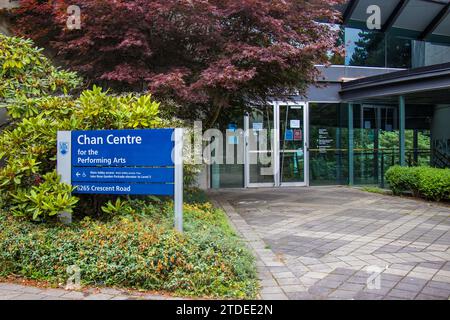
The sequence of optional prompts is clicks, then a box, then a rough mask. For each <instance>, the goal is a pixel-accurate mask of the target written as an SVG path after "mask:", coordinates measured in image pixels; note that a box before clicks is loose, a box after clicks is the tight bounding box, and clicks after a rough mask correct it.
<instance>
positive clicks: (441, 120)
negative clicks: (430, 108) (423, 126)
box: [431, 105, 450, 156]
mask: <svg viewBox="0 0 450 320" xmlns="http://www.w3.org/2000/svg"><path fill="white" fill-rule="evenodd" d="M449 119H450V105H437V106H436V107H435V109H434V116H433V121H432V124H431V132H432V140H433V141H432V143H433V146H434V148H435V149H437V150H438V151H440V152H441V153H445V154H447V155H448V156H450V126H449Z"/></svg>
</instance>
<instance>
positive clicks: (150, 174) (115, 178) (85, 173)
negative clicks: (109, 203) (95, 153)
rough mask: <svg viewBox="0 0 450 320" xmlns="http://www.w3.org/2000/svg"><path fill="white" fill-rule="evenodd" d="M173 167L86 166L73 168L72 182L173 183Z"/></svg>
mask: <svg viewBox="0 0 450 320" xmlns="http://www.w3.org/2000/svg"><path fill="white" fill-rule="evenodd" d="M174 179H175V177H174V172H173V169H172V168H103V167H98V168H86V167H79V168H74V169H72V182H122V183H123V182H125V183H126V182H130V183H131V182H132V183H173V181H174Z"/></svg>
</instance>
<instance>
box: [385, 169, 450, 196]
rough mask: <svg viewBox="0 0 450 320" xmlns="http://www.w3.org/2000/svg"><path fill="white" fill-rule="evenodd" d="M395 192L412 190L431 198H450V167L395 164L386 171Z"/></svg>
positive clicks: (414, 192) (416, 194)
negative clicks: (402, 165)
mask: <svg viewBox="0 0 450 320" xmlns="http://www.w3.org/2000/svg"><path fill="white" fill-rule="evenodd" d="M386 180H387V182H388V183H389V186H390V188H391V189H392V191H393V192H394V194H401V193H402V192H404V191H410V192H412V193H413V194H414V195H415V196H419V197H423V198H425V199H429V200H435V201H441V200H450V169H438V168H429V167H411V168H408V167H400V166H395V167H392V168H390V169H389V170H388V171H387V172H386Z"/></svg>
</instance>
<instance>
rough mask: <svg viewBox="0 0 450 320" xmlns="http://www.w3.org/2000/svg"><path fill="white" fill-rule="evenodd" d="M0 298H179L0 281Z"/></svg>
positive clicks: (112, 290)
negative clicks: (45, 286)
mask: <svg viewBox="0 0 450 320" xmlns="http://www.w3.org/2000/svg"><path fill="white" fill-rule="evenodd" d="M0 300H179V298H175V297H171V296H165V295H156V294H146V293H136V292H129V291H125V290H117V289H110V288H105V289H85V290H83V291H69V290H64V289H48V288H37V287H33V286H25V285H21V284H16V283H5V282H0Z"/></svg>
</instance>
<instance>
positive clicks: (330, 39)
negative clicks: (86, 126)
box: [14, 0, 343, 125]
mask: <svg viewBox="0 0 450 320" xmlns="http://www.w3.org/2000/svg"><path fill="white" fill-rule="evenodd" d="M342 2H343V0H328V1H317V0H285V1H269V0H244V1H242V0H209V1H206V0H131V1H130V0H117V1H109V0H83V1H74V0H70V1H69V0H59V1H54V2H52V1H40V0H22V1H21V8H20V9H18V10H17V11H15V13H14V18H15V21H16V25H15V27H16V28H15V30H16V32H18V33H19V34H21V35H25V36H28V37H31V38H33V39H35V40H37V41H39V43H40V44H42V45H44V46H45V47H51V48H52V49H53V50H54V51H55V53H56V54H57V56H58V57H59V58H62V59H63V60H65V61H67V63H68V65H69V66H70V67H71V68H73V69H74V70H76V71H79V72H81V73H82V74H83V75H85V76H86V77H87V78H88V79H89V80H91V81H93V82H94V83H104V82H107V83H108V84H109V85H111V86H113V87H114V88H116V89H118V90H130V89H133V90H146V89H150V90H151V91H152V92H153V93H154V94H155V95H156V96H157V97H159V98H171V99H173V100H174V101H175V102H177V104H178V105H179V106H180V108H181V109H180V110H179V112H178V113H179V115H181V116H184V117H186V118H188V117H189V118H195V117H207V118H209V125H212V124H213V123H214V122H215V120H216V119H217V117H218V116H219V114H220V112H221V111H222V109H223V108H226V107H230V106H245V105H247V104H248V103H249V101H251V102H252V103H257V102H262V101H266V99H267V97H268V96H270V95H286V94H292V93H297V92H300V93H303V92H304V91H305V89H306V87H307V86H308V85H309V84H311V83H313V82H314V81H315V79H316V77H317V76H318V73H317V71H316V69H315V68H314V64H315V63H327V62H328V56H327V53H328V52H330V50H332V49H333V47H334V45H335V36H336V32H335V31H334V30H332V29H331V28H330V27H329V26H328V25H326V24H321V23H317V21H328V22H335V21H337V20H338V19H339V16H340V13H339V12H338V11H337V10H336V9H335V6H336V5H338V4H340V3H342ZM75 4H76V5H78V6H79V7H80V8H81V14H82V16H81V23H82V24H81V30H68V28H67V27H66V21H67V13H66V8H67V5H75Z"/></svg>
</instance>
